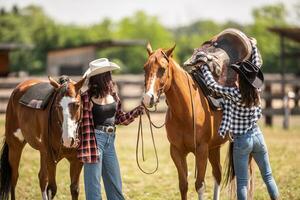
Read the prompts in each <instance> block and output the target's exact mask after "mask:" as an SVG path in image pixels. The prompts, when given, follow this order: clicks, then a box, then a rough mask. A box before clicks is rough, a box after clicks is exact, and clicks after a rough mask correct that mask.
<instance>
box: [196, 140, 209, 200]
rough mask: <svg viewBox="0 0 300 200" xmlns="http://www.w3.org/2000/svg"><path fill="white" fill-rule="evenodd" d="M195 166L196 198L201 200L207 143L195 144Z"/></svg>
mask: <svg viewBox="0 0 300 200" xmlns="http://www.w3.org/2000/svg"><path fill="white" fill-rule="evenodd" d="M195 156H196V165H197V166H196V167H197V177H196V182H195V188H196V191H197V192H198V199H199V200H203V199H204V189H205V185H204V177H205V172H206V166H207V159H208V144H207V143H202V144H200V145H198V146H197V152H196V155H195Z"/></svg>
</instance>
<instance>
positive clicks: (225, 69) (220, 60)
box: [184, 28, 253, 109]
mask: <svg viewBox="0 0 300 200" xmlns="http://www.w3.org/2000/svg"><path fill="white" fill-rule="evenodd" d="M250 40H253V39H252V38H249V37H247V36H246V35H245V34H244V33H243V32H241V31H239V30H237V29H233V28H229V29H225V30H223V31H222V32H221V33H219V34H217V35H216V36H214V37H213V38H212V39H211V40H209V41H206V42H204V43H203V44H202V45H201V46H200V47H199V48H196V49H195V50H194V53H193V55H192V56H191V57H190V58H189V59H188V60H187V61H186V62H185V63H184V68H185V70H187V71H188V72H189V73H190V74H191V76H192V77H193V79H194V80H195V81H196V82H197V83H198V85H199V86H200V88H201V89H202V91H203V93H204V94H205V95H206V96H207V97H208V101H209V103H210V105H211V107H212V108H213V109H220V107H221V105H220V104H221V103H222V101H223V100H221V98H218V97H217V96H215V95H214V94H211V92H210V91H209V90H208V88H207V87H206V85H205V81H204V79H203V75H202V73H201V71H200V70H199V66H202V65H204V64H206V65H207V66H208V67H209V68H210V70H211V72H212V73H213V75H214V78H215V80H216V81H217V82H218V83H219V84H221V85H224V86H233V85H234V83H235V82H236V80H237V73H236V72H235V71H234V70H233V69H231V67H229V66H230V65H232V64H235V63H238V62H242V61H245V60H248V59H251V53H252V44H251V41H250Z"/></svg>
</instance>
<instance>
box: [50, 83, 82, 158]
mask: <svg viewBox="0 0 300 200" xmlns="http://www.w3.org/2000/svg"><path fill="white" fill-rule="evenodd" d="M68 84H69V81H67V82H65V83H63V85H62V88H60V89H59V90H57V91H55V92H54V95H53V97H52V100H51V102H50V109H49V116H48V148H49V151H50V154H51V157H52V159H53V161H54V163H57V162H58V158H59V156H60V154H61V148H62V146H63V139H62V138H61V139H60V144H59V149H58V152H57V153H55V152H54V149H53V148H52V145H51V131H50V128H51V124H52V116H53V114H54V113H59V112H60V107H61V106H60V105H59V104H58V103H57V96H58V95H61V96H64V94H65V93H66V91H67V87H68ZM79 95H80V94H79ZM79 112H80V114H79V119H78V120H77V121H76V124H77V127H76V132H75V134H76V135H75V138H74V142H75V144H77V146H75V147H74V148H77V147H78V146H79V128H80V124H81V121H82V114H83V105H82V104H81V103H80V108H79ZM57 125H58V127H60V128H61V129H62V128H63V127H62V119H61V118H60V117H59V115H58V120H57ZM62 131H63V130H62ZM62 134H63V133H62Z"/></svg>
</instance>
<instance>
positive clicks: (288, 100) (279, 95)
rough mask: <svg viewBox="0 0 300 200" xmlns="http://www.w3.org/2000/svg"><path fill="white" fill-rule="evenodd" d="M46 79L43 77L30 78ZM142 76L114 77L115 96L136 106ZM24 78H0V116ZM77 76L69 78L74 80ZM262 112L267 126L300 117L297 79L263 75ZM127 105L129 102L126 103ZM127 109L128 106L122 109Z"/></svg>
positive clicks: (164, 107) (160, 110)
mask: <svg viewBox="0 0 300 200" xmlns="http://www.w3.org/2000/svg"><path fill="white" fill-rule="evenodd" d="M30 78H38V79H46V77H30ZM143 78H144V77H143V76H141V75H118V76H114V80H115V81H116V83H117V85H118V89H119V95H120V98H121V99H122V101H123V103H124V104H125V105H126V104H128V102H133V101H135V104H138V103H139V102H138V101H140V100H141V96H142V93H143V87H144V82H143ZM25 79H27V78H2V79H0V113H5V110H6V104H7V101H8V99H9V96H10V94H11V91H12V90H13V88H14V87H16V86H17V84H18V83H20V82H21V81H23V80H25ZM78 79H79V77H73V80H78ZM262 100H263V112H264V115H265V123H266V124H267V125H269V126H272V124H273V117H274V116H283V117H284V118H283V126H284V128H287V127H288V125H289V117H290V116H291V115H300V107H299V100H300V78H299V77H298V78H297V77H295V76H293V75H287V76H286V77H285V82H284V88H282V80H281V77H280V75H278V74H266V75H265V86H264V88H263V91H262ZM129 104H130V103H129ZM125 107H126V108H127V109H128V108H130V107H132V106H130V105H129V106H128V105H127V106H125ZM165 110H166V106H163V107H161V108H160V109H159V110H158V112H165Z"/></svg>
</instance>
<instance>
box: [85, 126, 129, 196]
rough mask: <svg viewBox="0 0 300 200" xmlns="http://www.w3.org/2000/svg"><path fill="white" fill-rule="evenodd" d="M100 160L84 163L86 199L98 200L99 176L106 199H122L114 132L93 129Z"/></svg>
mask: <svg viewBox="0 0 300 200" xmlns="http://www.w3.org/2000/svg"><path fill="white" fill-rule="evenodd" d="M95 136H96V140H97V146H98V150H99V152H100V161H99V162H98V163H84V188H85V196H86V199H87V200H100V199H102V197H101V185H100V182H101V176H102V178H103V182H104V188H105V193H106V196H107V199H108V200H123V199H124V196H123V194H122V180H121V173H120V167H119V162H118V158H117V154H116V150H115V145H114V142H115V134H114V133H106V132H103V131H100V130H97V129H96V130H95Z"/></svg>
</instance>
